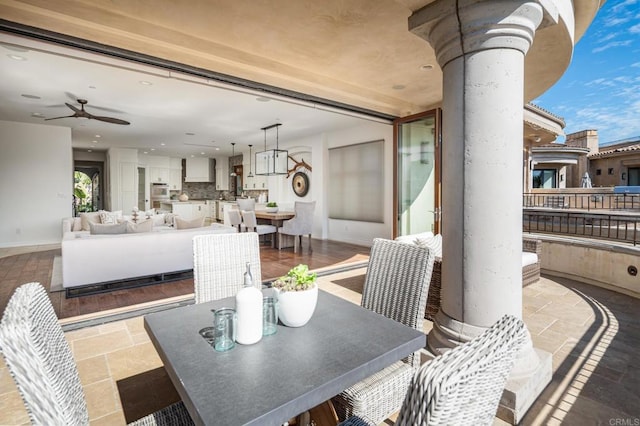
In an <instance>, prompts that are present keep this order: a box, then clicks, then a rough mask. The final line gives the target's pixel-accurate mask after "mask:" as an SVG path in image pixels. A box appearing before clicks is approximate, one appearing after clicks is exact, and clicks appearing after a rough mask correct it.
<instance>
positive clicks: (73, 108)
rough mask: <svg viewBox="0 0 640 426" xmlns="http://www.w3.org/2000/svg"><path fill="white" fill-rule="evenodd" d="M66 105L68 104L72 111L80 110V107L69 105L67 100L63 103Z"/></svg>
mask: <svg viewBox="0 0 640 426" xmlns="http://www.w3.org/2000/svg"><path fill="white" fill-rule="evenodd" d="M64 104H65V105H66V106H68V107H69V108H71V109H72V110H73V112H80V109H78V108H76V107H75V106H73V105H71V104H70V103H68V102H65V103H64Z"/></svg>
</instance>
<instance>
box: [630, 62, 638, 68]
mask: <svg viewBox="0 0 640 426" xmlns="http://www.w3.org/2000/svg"><path fill="white" fill-rule="evenodd" d="M630 66H632V67H635V68H640V62H634V63H632V64H631V65H630Z"/></svg>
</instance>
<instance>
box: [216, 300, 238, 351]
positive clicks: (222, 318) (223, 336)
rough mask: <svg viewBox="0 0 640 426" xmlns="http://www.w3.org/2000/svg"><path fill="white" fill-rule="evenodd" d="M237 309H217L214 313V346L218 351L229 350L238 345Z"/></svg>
mask: <svg viewBox="0 0 640 426" xmlns="http://www.w3.org/2000/svg"><path fill="white" fill-rule="evenodd" d="M236 324H237V318H236V311H235V309H232V308H221V309H216V310H215V312H214V313H213V327H214V328H215V338H214V343H213V348H214V349H215V350H216V351H218V352H224V351H228V350H229V349H233V347H234V346H235V345H236V327H237V325H236Z"/></svg>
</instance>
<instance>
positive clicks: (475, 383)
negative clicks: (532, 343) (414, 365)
mask: <svg viewBox="0 0 640 426" xmlns="http://www.w3.org/2000/svg"><path fill="white" fill-rule="evenodd" d="M526 340H527V329H526V327H525V325H524V323H523V322H522V320H520V319H518V318H516V317H514V316H510V315H505V316H503V317H502V319H500V320H499V321H498V322H496V323H495V324H494V325H493V326H491V327H490V328H489V329H487V330H486V331H485V332H484V333H482V334H481V335H479V336H478V337H476V338H475V339H473V340H471V341H469V342H467V343H465V344H462V345H460V346H457V347H456V348H454V349H451V350H450V351H448V352H446V353H444V354H443V355H441V356H438V357H436V358H434V359H433V360H432V361H430V362H427V363H425V364H424V365H422V366H421V367H420V368H419V369H418V371H417V372H416V374H415V375H414V376H413V379H412V381H411V386H410V387H409V390H408V391H407V394H406V397H405V400H404V402H403V404H402V408H401V409H400V413H399V414H398V418H397V420H396V423H395V424H396V425H398V426H405V425H406V426H414V425H425V426H436V425H491V424H493V423H494V421H495V416H496V411H497V409H498V404H499V403H500V398H501V397H502V392H503V390H504V386H505V384H506V382H507V378H508V377H509V374H510V372H511V369H512V368H513V365H514V363H515V360H516V357H517V355H518V352H519V351H520V350H521V349H522V348H523V347H524V345H525V342H526ZM376 424H378V422H373V421H371V420H370V419H367V418H365V417H355V416H354V417H351V418H349V419H347V420H346V421H344V422H342V423H341V424H340V426H365V425H367V426H369V425H376Z"/></svg>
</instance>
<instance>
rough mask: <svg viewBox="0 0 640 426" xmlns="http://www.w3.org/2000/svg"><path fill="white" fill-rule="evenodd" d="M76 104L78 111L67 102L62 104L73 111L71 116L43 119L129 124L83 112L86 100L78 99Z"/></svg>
mask: <svg viewBox="0 0 640 426" xmlns="http://www.w3.org/2000/svg"><path fill="white" fill-rule="evenodd" d="M78 103H79V104H80V109H78V108H76V107H75V106H73V105H71V104H70V103H68V102H65V103H64V104H65V105H66V106H68V107H69V108H71V109H72V110H73V112H74V113H73V114H72V115H65V116H62V117H53V118H45V121H48V120H57V119H59V118H71V117H74V118H88V119H89V120H98V121H104V122H105V123H113V124H122V125H129V124H131V123H129V122H128V121H125V120H120V119H119V118H113V117H103V116H99V115H93V114H91V113H89V112H87V111H85V110H84V106H85V105H86V104H87V100H86V99H78Z"/></svg>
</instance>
